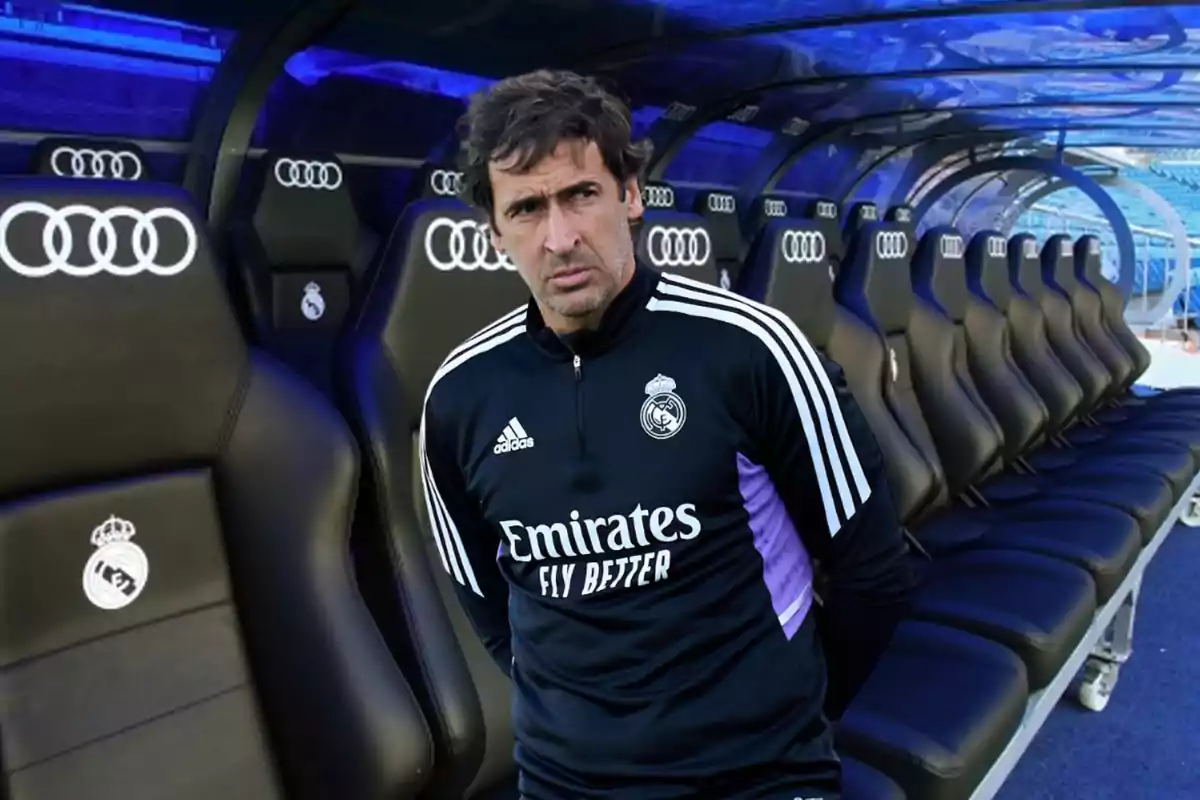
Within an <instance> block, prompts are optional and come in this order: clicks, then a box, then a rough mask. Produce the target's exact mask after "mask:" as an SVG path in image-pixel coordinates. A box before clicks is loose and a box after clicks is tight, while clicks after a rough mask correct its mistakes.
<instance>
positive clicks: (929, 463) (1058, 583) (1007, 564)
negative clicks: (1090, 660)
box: [756, 222, 1136, 688]
mask: <svg viewBox="0 0 1200 800" xmlns="http://www.w3.org/2000/svg"><path fill="white" fill-rule="evenodd" d="M803 231H812V233H815V234H820V231H816V230H815V228H814V227H812V225H811V223H809V224H805V223H803V222H787V223H776V224H774V225H770V227H769V228H768V229H767V230H766V231H764V236H763V240H762V242H761V243H760V245H758V247H757V248H756V259H761V260H766V259H770V260H772V261H773V264H772V269H770V270H769V273H770V279H769V281H768V283H767V290H766V294H764V296H763V300H764V301H767V302H768V303H769V305H772V306H775V307H776V308H779V309H780V311H782V312H784V313H786V314H788V317H791V318H792V319H793V320H794V321H796V323H797V325H798V326H799V327H800V329H802V330H803V331H804V333H805V336H806V337H808V338H809V341H810V342H811V343H812V344H814V345H815V347H817V348H818V349H821V350H823V351H824V353H826V354H827V355H828V356H829V357H830V359H832V360H833V361H834V362H836V363H840V365H841V366H842V369H844V374H845V379H846V383H847V386H848V387H850V390H851V392H852V393H853V395H854V398H856V399H857V401H858V404H859V407H860V408H862V409H863V413H864V415H865V416H866V419H868V421H869V423H870V426H871V432H872V433H874V434H875V438H876V440H877V441H878V443H880V446H881V450H882V451H883V456H884V461H886V462H887V465H888V486H889V489H890V491H892V494H893V498H894V500H895V503H896V507H898V510H899V512H900V515H901V518H902V519H904V522H905V523H906V524H908V525H910V527H912V530H913V533H914V535H916V536H917V539H918V541H920V542H922V543H923V545H924V543H925V540H924V534H923V528H924V525H923V524H917V523H923V522H924V519H925V518H926V517H929V516H930V515H931V512H934V511H936V510H938V509H943V506H944V505H946V503H947V494H946V479H944V474H943V473H942V469H941V462H940V461H938V459H937V453H936V451H935V450H934V447H932V445H931V444H924V443H925V441H928V440H929V434H928V431H926V432H925V433H924V435H922V434H920V433H919V431H922V429H924V428H925V423H924V420H923V417H922V415H920V409H919V407H918V405H917V403H916V396H914V393H913V391H912V387H911V383H910V380H908V373H907V368H906V366H904V365H902V362H901V361H899V360H898V361H895V363H896V367H898V368H896V372H895V373H892V372H890V369H892V367H890V363H892V362H890V361H889V359H888V356H887V355H884V354H886V353H887V344H886V343H884V339H883V337H882V336H881V335H880V332H878V329H876V327H874V326H872V325H871V324H870V323H866V321H864V320H862V319H858V318H854V317H853V315H851V314H850V312H847V311H846V309H845V308H841V307H839V306H836V305H835V303H834V302H833V294H832V290H830V283H829V276H828V271H829V263H828V260H824V261H821V260H812V261H809V263H794V261H788V260H787V253H788V251H787V249H785V248H786V247H787V245H786V243H785V241H787V240H790V239H791V237H790V236H787V235H788V234H792V233H803ZM853 249H854V248H853V247H852V252H851V257H852V258H853V257H854V255H853ZM844 271H845V270H844ZM841 283H842V279H841V277H839V285H841ZM905 283H907V273H905ZM910 295H911V290H910ZM893 374H895V379H894V380H893V378H892V375H893ZM881 386H887V387H888V389H887V390H886V391H881ZM893 409H898V410H899V413H894V411H893ZM910 432H916V433H917V439H918V440H923V441H920V443H918V441H914V439H913V438H910ZM1026 519H1027V524H1026V523H1022V518H1021V515H1020V512H1007V511H997V510H983V511H979V512H978V516H976V517H972V521H971V525H970V528H968V531H967V533H968V539H967V537H965V539H962V540H960V541H954V542H953V547H946V548H940V549H937V551H936V552H935V553H934V561H932V566H929V565H928V564H926V565H923V566H922V567H920V569H922V570H923V572H924V573H925V577H926V582H925V584H924V585H923V588H922V590H920V593H919V595H918V599H917V602H916V606H914V615H916V616H918V618H924V619H934V620H938V621H943V622H947V624H950V625H955V626H960V627H964V628H966V630H971V631H976V632H979V633H980V634H983V636H989V637H994V638H996V639H997V640H1000V642H1002V643H1004V644H1007V645H1009V646H1010V648H1012V649H1014V650H1016V651H1019V652H1020V654H1021V655H1022V656H1025V657H1026V661H1027V662H1028V664H1030V668H1031V675H1030V682H1031V685H1032V686H1033V687H1034V688H1039V687H1040V686H1043V685H1045V682H1048V681H1049V680H1050V678H1052V676H1054V674H1055V673H1056V672H1057V668H1058V667H1060V666H1061V664H1062V663H1063V661H1064V660H1066V657H1067V655H1068V654H1069V650H1070V648H1072V646H1074V643H1076V642H1078V640H1079V638H1080V637H1081V636H1082V633H1084V631H1085V630H1086V627H1087V624H1088V621H1090V619H1091V615H1092V613H1093V610H1094V602H1096V597H1094V594H1096V588H1094V584H1093V582H1092V579H1091V577H1090V576H1088V575H1087V573H1086V572H1085V571H1082V570H1081V569H1079V567H1076V566H1074V565H1072V564H1068V563H1066V561H1063V560H1057V559H1051V558H1044V557H1042V555H1039V554H1036V553H1031V552H1026V551H1025V549H1022V548H1020V547H1018V546H1010V545H1009V543H1008V540H1009V537H1012V539H1013V540H1014V541H1015V540H1019V539H1020V537H1021V536H1030V537H1032V536H1036V534H1037V533H1038V530H1039V529H1038V527H1037V525H1036V524H1034V522H1036V521H1034V519H1033V518H1032V517H1028V518H1026ZM1128 525H1129V529H1130V530H1134V529H1133V523H1132V521H1130V522H1129V523H1128ZM1135 533H1136V531H1135V530H1134V534H1135ZM932 545H935V546H936V545H937V542H936V541H935V542H932ZM926 549H929V548H928V547H926ZM1009 551H1012V552H1009Z"/></svg>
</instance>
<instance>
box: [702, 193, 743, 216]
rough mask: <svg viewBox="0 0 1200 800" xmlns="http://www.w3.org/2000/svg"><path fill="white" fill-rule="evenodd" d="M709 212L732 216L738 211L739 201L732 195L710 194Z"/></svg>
mask: <svg viewBox="0 0 1200 800" xmlns="http://www.w3.org/2000/svg"><path fill="white" fill-rule="evenodd" d="M708 210H709V211H712V212H714V213H716V214H732V213H733V212H734V211H736V210H737V201H736V200H735V199H734V197H733V195H731V194H710V195H709V196H708Z"/></svg>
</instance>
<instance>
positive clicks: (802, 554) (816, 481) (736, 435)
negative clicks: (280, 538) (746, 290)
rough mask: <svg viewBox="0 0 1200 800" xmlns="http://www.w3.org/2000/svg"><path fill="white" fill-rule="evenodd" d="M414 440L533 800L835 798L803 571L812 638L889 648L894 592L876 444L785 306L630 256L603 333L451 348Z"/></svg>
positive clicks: (539, 335) (508, 319) (892, 548)
mask: <svg viewBox="0 0 1200 800" xmlns="http://www.w3.org/2000/svg"><path fill="white" fill-rule="evenodd" d="M420 446H421V468H422V477H423V479H424V481H425V495H426V502H427V505H428V510H429V515H430V520H431V527H432V530H433V533H434V535H435V537H436V539H437V547H438V550H439V552H440V554H441V557H442V562H443V565H444V566H445V568H446V570H447V571H448V572H449V573H450V575H452V576H453V578H454V580H455V581H456V582H457V584H456V588H457V589H458V590H459V596H460V597H461V599H462V602H463V604H464V606H465V608H466V611H467V612H468V614H469V616H470V618H471V620H472V622H473V624H474V626H475V628H476V630H477V631H478V633H479V635H480V636H481V637H482V639H483V641H484V643H485V644H486V646H487V647H488V649H489V651H490V652H491V653H492V655H493V656H494V657H495V658H496V660H497V662H498V663H500V665H501V668H502V669H504V670H505V671H506V672H508V673H509V674H510V676H511V677H512V680H513V685H514V690H515V697H514V705H513V722H514V729H515V733H516V737H517V747H516V759H517V762H518V764H519V766H520V768H521V773H522V777H521V781H522V784H521V785H522V789H523V791H524V792H525V793H526V794H528V795H530V796H532V797H537V798H539V800H541V799H542V798H554V799H555V800H557V798H571V800H579V798H592V797H597V798H599V797H604V798H609V797H617V796H620V797H624V796H626V795H625V794H615V793H614V791H616V790H620V789H624V790H626V791H629V792H631V794H629V795H628V796H630V797H633V796H635V795H636V796H637V797H639V798H642V797H645V798H650V797H673V796H679V795H683V794H685V793H687V792H688V791H690V790H693V789H694V788H696V787H697V786H704V787H705V788H706V789H708V790H714V787H716V789H715V790H716V791H718V792H720V791H722V790H720V785H721V781H727V782H728V785H729V788H728V790H727V793H725V795H724V796H726V797H728V798H733V797H736V796H737V784H738V781H739V780H741V779H740V778H739V776H747V779H748V780H751V781H753V782H754V783H756V785H760V786H762V785H775V784H778V785H779V786H780V787H782V788H786V787H788V786H791V785H801V784H805V785H813V786H820V785H823V784H828V783H830V782H832V784H831V785H834V786H836V783H837V780H838V774H839V773H838V765H837V762H836V757H834V756H833V754H832V745H831V741H830V734H829V732H828V730H827V722H826V720H825V718H824V716H823V715H822V701H823V699H824V695H825V686H826V677H825V660H824V657H823V655H822V648H821V646H820V644H819V642H818V637H817V625H816V623H815V622H814V620H813V617H814V612H815V607H814V588H813V576H814V560H817V561H819V562H820V567H821V572H822V573H823V574H827V578H828V585H827V586H824V585H823V587H822V597H823V600H824V602H825V609H824V613H825V614H827V615H828V616H827V619H823V620H822V623H823V625H824V624H825V623H828V625H829V627H830V629H831V630H834V631H840V635H835V636H833V637H826V639H827V641H828V640H829V639H830V638H832V639H835V640H840V641H843V642H848V641H851V640H856V639H860V640H861V641H862V642H879V641H881V640H886V634H887V631H890V628H891V626H892V625H893V624H894V622H895V616H896V613H898V612H897V611H896V609H899V608H900V607H901V605H902V601H903V598H904V595H905V594H906V592H907V590H908V587H909V585H910V584H911V581H910V580H909V577H908V569H907V560H906V551H907V548H906V545H905V544H904V540H903V538H902V534H901V528H900V525H899V523H898V521H897V519H896V513H895V511H894V509H893V507H892V503H891V498H890V496H889V492H888V489H887V487H886V484H885V482H884V477H883V463H882V460H881V456H880V454H879V450H878V447H877V446H876V444H875V441H874V439H873V438H872V437H871V435H870V432H869V431H868V430H867V429H866V424H865V421H864V420H863V418H862V416H861V414H860V412H859V410H858V408H857V406H855V404H854V402H853V400H852V399H851V398H850V395H849V393H848V391H847V389H846V388H845V386H844V383H843V381H842V379H841V372H840V370H839V369H838V367H837V366H836V365H834V364H832V363H830V362H828V361H826V360H824V359H823V358H822V357H821V355H820V354H819V353H817V352H816V351H815V350H814V349H813V347H812V346H811V345H810V344H809V343H808V341H807V340H806V339H805V338H804V336H803V335H802V334H801V333H800V331H799V330H798V329H797V328H796V326H795V325H794V324H793V323H792V322H791V321H790V320H789V319H788V318H787V317H786V316H784V315H783V314H780V313H779V312H778V311H775V310H773V309H770V308H768V307H766V306H763V305H761V304H758V303H755V302H752V301H750V300H747V299H745V298H743V297H740V296H738V295H736V294H733V293H732V292H728V291H725V290H721V289H716V288H713V287H710V286H707V285H704V284H700V283H697V282H694V281H691V280H688V279H685V278H681V277H677V276H673V275H664V274H660V273H658V272H656V271H654V270H651V269H650V268H648V267H645V266H642V265H639V266H638V268H637V271H636V274H635V276H634V278H633V280H632V281H631V283H630V284H629V285H628V286H627V287H626V288H625V289H624V290H623V291H622V292H621V293H620V295H618V297H617V298H616V299H615V300H614V302H613V304H612V305H611V306H610V307H609V309H608V310H607V311H606V313H605V316H604V319H603V321H602V324H601V325H600V326H599V329H598V330H596V331H588V332H584V333H581V334H577V335H574V336H571V337H564V338H559V337H558V336H556V335H555V334H554V333H553V332H552V331H550V330H549V329H548V328H546V327H545V325H544V323H543V321H542V319H541V315H540V314H539V313H538V311H537V307H536V305H535V304H534V303H532V302H530V303H529V304H528V305H527V306H525V307H522V308H519V309H516V310H515V311H513V312H512V313H510V314H507V315H506V316H504V317H502V318H500V319H499V320H497V321H496V322H495V323H493V324H492V325H490V326H488V327H487V328H484V329H483V330H481V331H480V332H479V333H477V334H475V335H474V336H472V337H470V338H469V339H467V340H466V341H465V342H463V344H461V345H460V346H459V347H458V348H456V349H455V350H454V351H453V352H451V354H450V355H449V356H448V357H447V358H446V360H445V362H444V363H443V364H442V366H441V368H440V369H439V370H438V372H437V374H436V375H435V376H434V378H433V381H432V383H431V385H430V389H429V393H428V395H427V397H426V403H425V409H424V413H423V417H422V424H421V445H420ZM880 630H883V635H882V636H881V635H880V634H879V631H880ZM827 646H828V645H827ZM863 646H864V647H868V648H869V647H870V645H863ZM832 649H836V648H833V647H831V650H832ZM830 655H831V658H838V657H840V656H838V655H836V654H835V653H833V652H831V653H830ZM873 657H874V653H870V652H866V653H857V654H855V655H853V656H847V658H848V659H849V660H851V661H853V660H855V659H857V660H858V661H859V662H864V661H865V662H869V661H870V660H871V659H872V658H873ZM868 666H869V663H868ZM846 668H847V669H857V670H859V671H862V664H861V663H860V664H858V665H847V667H846ZM749 776H753V777H749ZM638 787H641V788H638ZM651 787H653V788H651ZM639 792H640V793H639Z"/></svg>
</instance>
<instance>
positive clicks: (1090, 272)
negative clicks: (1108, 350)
mask: <svg viewBox="0 0 1200 800" xmlns="http://www.w3.org/2000/svg"><path fill="white" fill-rule="evenodd" d="M1083 238H1087V237H1083ZM1099 244H1100V243H1099V241H1097V242H1096V247H1095V248H1094V250H1095V251H1094V252H1093V248H1092V246H1091V245H1090V244H1089V245H1088V246H1087V248H1086V252H1083V253H1081V252H1080V247H1079V243H1078V242H1076V243H1075V276H1076V278H1078V279H1079V282H1080V283H1082V284H1085V285H1087V286H1090V287H1092V288H1093V289H1095V290H1096V292H1097V293H1099V295H1100V302H1101V307H1102V310H1103V314H1104V324H1105V325H1106V326H1107V328H1108V331H1109V333H1110V334H1111V335H1112V336H1113V338H1114V339H1116V341H1117V343H1118V344H1119V345H1120V346H1121V349H1122V350H1124V351H1125V354H1126V355H1128V356H1129V359H1130V361H1132V362H1133V371H1132V373H1131V377H1130V378H1129V380H1128V385H1129V386H1131V385H1132V384H1133V383H1134V382H1135V381H1137V379H1138V378H1140V377H1141V376H1142V375H1143V374H1145V372H1146V370H1147V369H1149V368H1150V351H1149V350H1147V349H1146V347H1145V345H1143V344H1142V342H1141V340H1140V339H1138V337H1137V334H1135V333H1134V332H1133V331H1132V330H1131V329H1130V328H1129V325H1128V324H1127V323H1126V322H1125V298H1124V296H1123V295H1122V294H1121V290H1120V289H1118V288H1117V287H1116V286H1114V285H1113V283H1112V282H1111V281H1109V280H1108V279H1107V278H1105V277H1104V273H1103V272H1102V270H1101V264H1100V247H1099ZM1081 255H1082V258H1081V257H1080V256H1081ZM1126 388H1128V386H1126Z"/></svg>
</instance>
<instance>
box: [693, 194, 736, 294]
mask: <svg viewBox="0 0 1200 800" xmlns="http://www.w3.org/2000/svg"><path fill="white" fill-rule="evenodd" d="M692 210H693V211H694V212H695V213H696V214H697V215H699V216H700V217H702V218H703V219H704V220H705V221H706V222H707V223H708V226H707V227H708V232H709V234H710V235H711V236H712V245H713V258H714V259H715V260H716V270H717V285H719V286H720V287H721V288H722V289H731V288H733V287H734V286H735V285H736V284H737V280H738V272H739V271H740V270H741V267H742V259H743V258H744V257H745V252H744V251H745V248H744V247H743V246H742V229H741V224H740V219H741V209H740V208H738V201H737V198H736V197H735V196H734V195H733V193H732V192H718V191H709V190H705V191H701V192H696V197H695V199H694V201H693V203H692Z"/></svg>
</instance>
